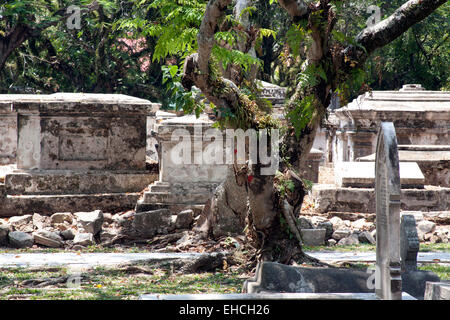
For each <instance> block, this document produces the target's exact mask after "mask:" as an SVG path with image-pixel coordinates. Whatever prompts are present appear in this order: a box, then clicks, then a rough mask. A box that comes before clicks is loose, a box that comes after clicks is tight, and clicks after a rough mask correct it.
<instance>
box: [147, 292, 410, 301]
mask: <svg viewBox="0 0 450 320" xmlns="http://www.w3.org/2000/svg"><path fill="white" fill-rule="evenodd" d="M139 300H281V301H282V300H380V299H379V298H378V297H377V296H376V295H375V294H374V293H228V294H211V293H207V294H180V295H177V294H144V295H141V296H140V297H139ZM402 300H416V299H415V298H414V297H412V296H411V295H409V294H408V293H406V292H402Z"/></svg>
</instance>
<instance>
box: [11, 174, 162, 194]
mask: <svg viewBox="0 0 450 320" xmlns="http://www.w3.org/2000/svg"><path fill="white" fill-rule="evenodd" d="M157 178H158V176H157V174H155V173H148V172H140V173H138V172H130V173H122V172H117V173H116V172H105V171H99V172H95V171H94V172H73V171H62V172H61V171H59V172H57V171H38V172H15V173H11V174H7V175H6V177H5V187H6V193H7V194H8V195H63V194H97V193H123V192H140V191H142V190H143V189H144V188H145V187H147V186H148V185H149V184H150V183H152V182H153V181H155V180H156V179H157Z"/></svg>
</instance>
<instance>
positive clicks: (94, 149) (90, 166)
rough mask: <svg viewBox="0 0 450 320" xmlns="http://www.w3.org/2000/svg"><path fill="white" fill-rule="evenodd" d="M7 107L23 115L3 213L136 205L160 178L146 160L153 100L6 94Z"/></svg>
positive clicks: (75, 95)
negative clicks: (148, 186) (150, 184)
mask: <svg viewBox="0 0 450 320" xmlns="http://www.w3.org/2000/svg"><path fill="white" fill-rule="evenodd" d="M2 101H3V102H2ZM6 104H8V105H9V106H10V108H11V110H12V112H14V113H15V114H16V116H17V150H16V163H17V169H16V170H14V171H13V172H10V173H7V174H6V175H5V178H4V181H5V183H4V186H3V203H4V205H3V206H2V207H1V208H0V214H1V215H4V216H11V215H17V214H22V213H26V212H40V213H52V212H55V211H61V210H67V211H71V212H72V211H74V210H78V209H80V210H90V209H98V208H100V209H104V210H117V209H120V208H126V207H129V208H131V207H133V202H135V201H136V200H137V198H138V196H139V195H138V192H140V191H141V190H142V189H144V188H145V187H146V186H147V185H148V184H149V183H151V182H152V181H154V180H155V178H156V176H155V174H154V173H151V172H149V171H148V170H147V169H146V158H145V156H146V155H145V153H146V121H147V115H149V114H151V112H152V109H153V104H152V103H151V102H150V101H147V100H143V99H138V98H134V97H130V96H125V95H113V94H82V93H80V94H77V93H58V94H52V95H25V96H23V95H21V96H17V97H13V96H11V95H10V96H7V97H6V99H5V100H3V98H2V96H0V105H6ZM0 194H2V193H0Z"/></svg>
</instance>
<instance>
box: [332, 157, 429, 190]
mask: <svg viewBox="0 0 450 320" xmlns="http://www.w3.org/2000/svg"><path fill="white" fill-rule="evenodd" d="M399 167H400V168H399V169H400V183H401V186H402V188H423V185H424V183H425V177H424V175H423V174H422V171H421V170H420V168H419V166H418V165H417V163H416V162H400V163H399ZM334 175H335V180H336V181H335V182H336V185H338V186H340V187H354V188H373V187H374V186H375V162H339V163H337V164H336V167H335V168H334Z"/></svg>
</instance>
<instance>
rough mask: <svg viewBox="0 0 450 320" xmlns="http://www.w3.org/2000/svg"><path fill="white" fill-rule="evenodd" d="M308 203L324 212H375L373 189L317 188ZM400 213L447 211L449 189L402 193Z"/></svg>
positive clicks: (437, 188) (448, 207)
mask: <svg viewBox="0 0 450 320" xmlns="http://www.w3.org/2000/svg"><path fill="white" fill-rule="evenodd" d="M311 199H312V201H314V202H315V209H316V210H317V211H318V212H320V213H326V212H331V211H334V212H358V213H373V212H375V211H376V210H375V191H374V189H372V188H341V187H337V186H335V185H331V184H328V185H324V184H320V185H319V184H316V185H314V186H313V188H312V192H311ZM401 209H402V210H406V211H424V212H425V211H447V210H449V209H450V188H442V187H433V186H425V188H424V189H402V194H401Z"/></svg>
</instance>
